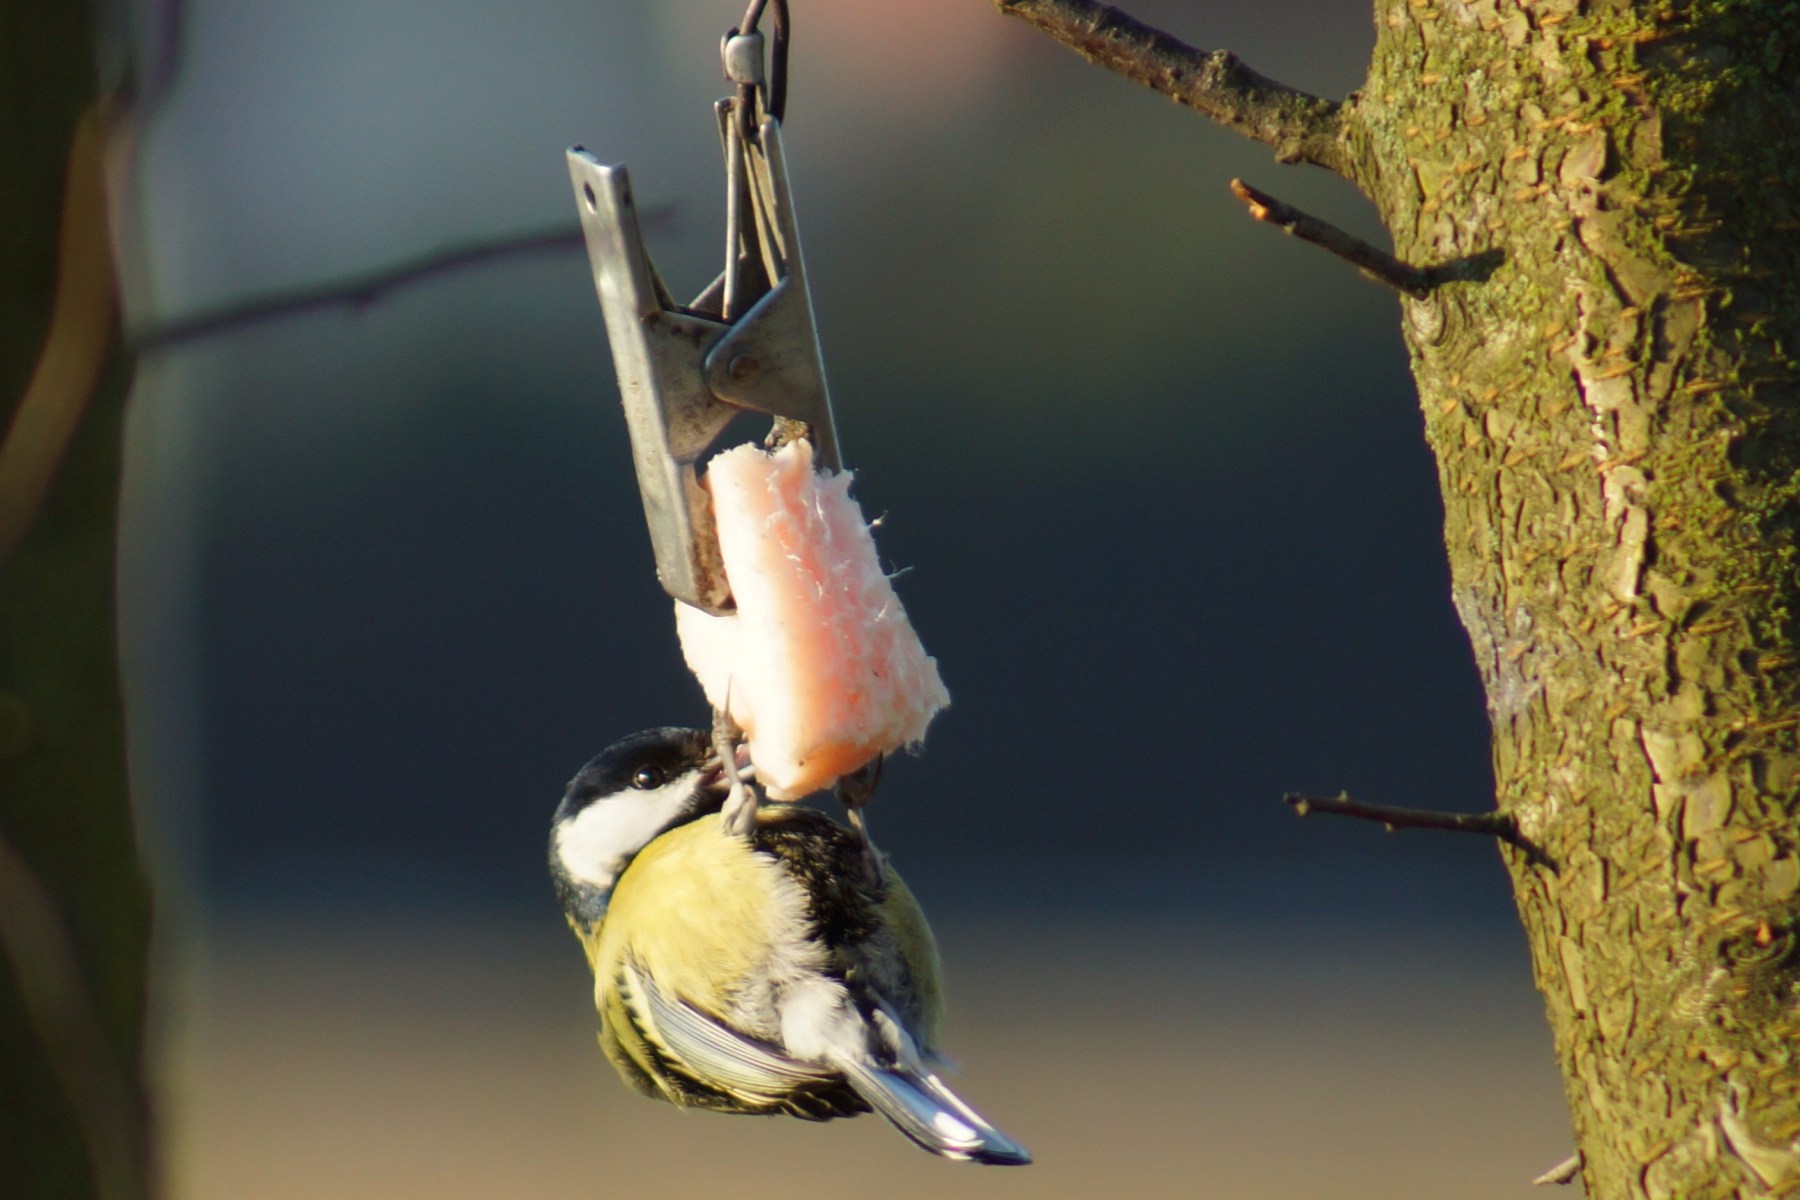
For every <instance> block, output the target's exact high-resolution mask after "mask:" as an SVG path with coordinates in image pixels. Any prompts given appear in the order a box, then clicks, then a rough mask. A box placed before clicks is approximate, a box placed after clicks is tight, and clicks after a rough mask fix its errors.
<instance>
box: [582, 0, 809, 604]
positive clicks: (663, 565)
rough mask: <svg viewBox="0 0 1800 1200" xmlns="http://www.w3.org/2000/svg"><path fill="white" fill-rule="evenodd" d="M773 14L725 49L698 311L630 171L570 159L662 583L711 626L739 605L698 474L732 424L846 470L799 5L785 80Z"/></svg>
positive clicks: (737, 34) (783, 21)
mask: <svg viewBox="0 0 1800 1200" xmlns="http://www.w3.org/2000/svg"><path fill="white" fill-rule="evenodd" d="M767 3H768V0H752V3H751V5H750V9H749V11H748V12H747V13H746V14H745V17H744V22H743V24H742V26H741V27H740V28H737V29H733V30H731V31H730V32H729V33H727V34H726V35H725V39H724V42H723V45H722V47H721V54H722V57H723V59H724V63H725V75H726V78H728V79H730V80H731V82H732V83H734V84H736V85H737V87H736V95H734V96H731V97H728V98H727V99H724V100H720V101H719V102H718V103H717V104H716V105H714V110H715V113H716V115H717V117H718V122H719V132H720V135H721V137H722V138H723V140H724V145H725V172H726V234H725V270H724V271H723V272H722V273H721V274H720V275H719V277H718V278H717V279H715V280H714V281H713V282H712V284H711V285H710V286H708V287H707V288H706V290H705V291H703V292H701V293H700V295H699V296H698V297H696V298H695V300H694V302H693V303H692V304H687V305H680V304H676V303H675V302H674V301H673V300H672V299H671V298H670V295H669V290H668V288H667V287H665V286H664V284H663V281H662V279H661V278H660V277H659V276H658V275H657V273H656V268H655V267H654V266H653V265H652V264H651V262H650V256H649V254H648V252H647V251H646V250H645V248H644V239H643V233H642V230H641V228H640V226H639V223H638V214H637V207H636V205H635V204H634V203H633V201H632V196H631V181H630V178H629V177H628V176H627V174H626V171H625V168H624V166H623V165H620V166H606V165H604V164H602V163H601V162H600V161H599V160H598V159H596V158H594V156H593V155H591V154H589V153H588V152H587V151H585V150H583V149H582V148H581V147H579V146H576V147H574V148H572V149H571V150H570V151H569V152H568V160H569V175H570V178H571V179H572V181H573V182H574V185H575V204H576V208H577V209H578V210H579V211H580V214H581V227H582V232H583V233H584V235H585V236H586V239H587V247H588V258H589V261H590V262H591V264H592V266H593V272H594V286H595V288H596V290H597V291H598V292H599V294H600V308H601V310H602V312H603V313H604V315H605V317H606V336H607V339H608V341H609V342H611V344H612V354H613V362H614V365H615V366H616V367H617V369H618V374H619V394H620V398H621V399H622V400H623V402H624V406H625V422H626V425H627V427H628V428H629V430H630V433H631V453H632V459H633V462H634V464H635V465H636V468H637V477H638V489H639V491H640V492H641V493H642V494H643V499H644V516H645V519H646V520H647V521H648V523H649V526H650V542H651V546H652V548H653V549H654V550H655V553H656V573H657V576H658V578H660V579H661V581H662V585H663V589H664V590H665V591H667V592H668V593H669V594H670V595H671V596H673V597H675V598H676V599H677V600H683V601H686V602H687V603H689V604H692V605H694V606H696V607H697V608H702V609H705V610H706V611H707V612H710V613H723V612H729V611H731V608H732V601H731V591H730V587H729V585H728V584H727V583H726V580H725V572H724V568H723V566H722V564H721V562H720V560H719V546H718V536H717V533H716V531H715V529H714V526H713V519H712V510H711V508H710V506H709V505H708V502H707V495H706V492H705V490H704V489H702V488H701V486H700V483H699V479H698V476H697V473H696V465H697V464H698V462H699V460H700V458H701V456H702V455H703V454H705V452H706V450H707V448H708V447H709V446H710V445H711V444H712V442H713V440H714V439H715V438H717V437H718V436H719V434H720V433H722V432H723V431H724V429H725V426H726V425H727V424H728V423H729V422H730V421H731V419H732V417H734V416H736V415H737V414H738V413H739V412H742V411H746V410H747V411H751V412H759V413H764V414H766V415H769V416H772V417H775V418H777V426H778V427H779V426H780V425H781V424H782V420H783V419H785V420H787V421H791V422H799V423H800V424H801V425H803V426H804V427H805V429H804V431H803V432H804V433H805V434H806V436H808V437H810V439H811V441H812V444H813V451H814V461H815V462H816V463H817V464H818V466H819V467H821V468H825V469H830V470H837V469H839V468H840V467H841V466H842V462H841V459H840V456H839V453H838V444H837V431H836V427H835V426H834V425H833V423H832V419H831V397H830V394H829V393H828V392H827V390H826V387H825V363H824V360H823V359H822V358H821V356H820V353H819V334H818V330H817V328H816V326H815V325H814V323H813V312H812V299H811V296H810V295H809V294H808V291H807V286H806V268H805V265H804V264H803V262H802V261H801V257H800V235H799V232H798V230H797V229H796V227H795V223H794V207H793V200H792V198H791V196H790V195H789V192H788V175H787V165H786V162H785V160H784V159H783V157H782V150H781V116H782V110H783V107H784V105H785V99H786V97H785V91H786V79H785V77H786V58H787V3H786V0H774V8H775V21H774V25H775V31H774V43H775V44H774V55H773V65H774V70H773V72H772V73H765V71H764V64H763V51H764V41H763V35H762V34H761V33H758V32H757V31H756V23H757V19H758V18H759V17H760V16H761V14H762V10H763V8H764V7H765V5H766V4H767ZM770 74H772V76H773V78H772V79H771V78H770Z"/></svg>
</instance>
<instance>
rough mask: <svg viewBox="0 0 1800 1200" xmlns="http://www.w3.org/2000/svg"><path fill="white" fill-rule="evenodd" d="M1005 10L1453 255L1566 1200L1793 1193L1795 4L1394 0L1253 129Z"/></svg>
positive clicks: (1500, 748)
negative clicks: (1350, 189)
mask: <svg viewBox="0 0 1800 1200" xmlns="http://www.w3.org/2000/svg"><path fill="white" fill-rule="evenodd" d="M999 3H1000V7H1001V8H1002V9H1004V10H1007V11H1011V12H1015V13H1017V14H1018V15H1021V16H1023V17H1025V18H1026V19H1027V20H1030V21H1032V22H1033V23H1034V24H1038V25H1040V26H1042V27H1045V28H1046V29H1048V30H1049V31H1050V32H1052V33H1053V35H1055V36H1057V37H1058V38H1059V39H1060V40H1062V41H1065V42H1067V43H1069V44H1070V45H1072V46H1074V47H1076V48H1077V49H1079V50H1081V51H1082V52H1084V53H1086V54H1088V55H1089V56H1090V57H1092V58H1094V59H1096V60H1097V61H1100V62H1102V63H1104V64H1106V65H1108V66H1111V67H1113V68H1114V69H1117V70H1121V71H1122V72H1124V73H1126V74H1131V75H1134V76H1135V77H1137V78H1140V79H1141V80H1142V81H1144V82H1146V83H1148V84H1150V86H1152V87H1156V88H1158V89H1159V90H1163V91H1166V92H1170V93H1172V94H1174V95H1175V96H1176V98H1177V99H1182V100H1184V102H1188V103H1191V104H1193V106H1194V107H1196V108H1200V109H1201V110H1202V111H1206V112H1208V113H1209V115H1212V116H1214V117H1216V118H1218V119H1220V120H1223V121H1225V122H1226V123H1228V124H1232V125H1234V126H1235V127H1237V128H1240V129H1242V130H1243V131H1245V132H1247V133H1249V134H1250V135H1251V136H1253V137H1258V138H1259V139H1261V140H1264V141H1268V142H1270V143H1271V144H1273V145H1275V146H1277V147H1278V149H1279V150H1280V151H1281V154H1282V157H1283V158H1284V159H1286V160H1289V161H1294V160H1299V161H1307V162H1313V163H1317V164H1319V165H1323V166H1326V167H1328V168H1330V169H1334V170H1337V171H1338V172H1339V173H1341V174H1343V175H1345V176H1346V177H1347V178H1349V179H1350V180H1351V181H1352V182H1354V183H1356V184H1358V185H1359V186H1360V187H1361V188H1362V190H1363V191H1364V192H1365V193H1366V194H1367V195H1368V196H1369V197H1370V198H1371V199H1372V200H1373V201H1374V203H1375V204H1376V206H1377V208H1378V210H1379V211H1380V213H1381V216H1382V218H1383V220H1384V222H1385V223H1386V226H1387V228H1388V230H1389V232H1390V234H1391V236H1392V238H1393V242H1394V247H1395V255H1396V256H1397V257H1398V258H1399V259H1400V260H1402V261H1403V262H1405V263H1408V264H1412V265H1415V266H1421V267H1427V268H1437V269H1439V271H1440V272H1441V274H1440V276H1439V278H1440V279H1441V280H1444V281H1443V282H1440V283H1438V284H1437V286H1435V287H1432V288H1430V289H1429V291H1428V294H1426V295H1425V296H1424V298H1414V297H1407V298H1405V299H1403V300H1402V314H1403V320H1402V327H1403V330H1404V334H1405V338H1406V341H1407V345H1408V347H1409V349H1410V351H1411V357H1412V366H1413V372H1414V376H1415V378H1416V380H1417V383H1418V388H1419V399H1420V402H1421V406H1422V408H1423V412H1424V423H1425V432H1426V437H1427V439H1428V440H1429V442H1430V444H1431V447H1432V449H1433V450H1434V452H1435V453H1436V457H1437V462H1438V470H1439V478H1440V481H1441V485H1442V492H1443V498H1444V508H1445V541H1446V545H1447V547H1448V550H1449V556H1450V564H1451V573H1452V578H1453V586H1454V595H1453V600H1454V603H1455V605H1456V608H1457V611H1458V612H1459V614H1460V615H1461V617H1462V620H1463V624H1464V625H1465V626H1466V627H1467V629H1468V632H1469V636H1470V640H1471V641H1472V643H1473V645H1474V650H1475V656H1476V660H1477V663H1478V665H1479V668H1480V671H1481V676H1482V680H1483V683H1484V684H1485V687H1486V691H1487V699H1488V711H1489V715H1490V718H1491V721H1492V726H1493V748H1494V773H1495V777H1496V784H1497V791H1498V804H1499V808H1500V810H1501V811H1503V812H1505V813H1508V814H1510V815H1511V817H1512V818H1513V820H1514V821H1516V823H1517V826H1518V828H1519V830H1520V831H1521V832H1522V833H1523V834H1524V836H1525V837H1526V838H1527V839H1529V840H1530V841H1531V842H1533V843H1535V844H1536V845H1537V846H1538V847H1539V848H1541V849H1542V850H1543V851H1544V852H1546V853H1547V854H1548V856H1549V857H1550V858H1551V859H1552V860H1554V862H1555V863H1556V864H1558V866H1559V868H1560V869H1558V870H1555V871H1552V870H1549V869H1546V868H1544V867H1541V866H1535V865H1533V864H1532V863H1531V862H1530V861H1528V860H1527V857H1526V856H1525V855H1524V854H1522V853H1520V852H1519V851H1518V850H1516V849H1514V848H1511V847H1506V848H1503V853H1504V854H1505V857H1506V860H1507V864H1508V868H1509V870H1510V871H1511V874H1512V879H1513V883H1514V889H1515V894H1516V897H1517V900H1518V907H1519V912H1520V915H1521V918H1522V920H1523V922H1524V925H1525V929H1526V932H1527V935H1528V938H1529V941H1530V945H1531V952H1532V959H1533V963H1534V967H1535V971H1536V976H1537V983H1538V987H1539V989H1540V990H1541V991H1542V993H1543V995H1544V998H1545V1001H1546V1005H1547V1009H1548V1014H1549V1018H1550V1023H1551V1026H1552V1029H1553V1032H1554V1036H1555V1043H1556V1051H1557V1054H1558V1056H1559V1058H1560V1060H1561V1064H1562V1068H1563V1073H1564V1077H1565V1080H1566V1082H1567V1088H1566V1090H1567V1095H1568V1100H1569V1104H1570V1108H1571V1110H1572V1113H1573V1116H1574V1123H1575V1133H1576V1138H1577V1141H1578V1143H1579V1147H1580V1151H1581V1155H1582V1171H1583V1175H1584V1181H1585V1183H1586V1185H1587V1188H1588V1192H1589V1194H1590V1195H1592V1196H1595V1197H1605V1198H1609V1200H1610V1198H1614V1197H1655V1198H1658V1200H1662V1198H1673V1200H1709V1198H1715V1197H1752V1196H1764V1195H1770V1194H1793V1193H1794V1192H1795V1190H1796V1189H1800V749H1797V748H1796V737H1797V732H1800V553H1797V552H1800V542H1797V538H1796V532H1797V529H1800V367H1797V365H1796V361H1795V355H1796V354H1800V4H1797V3H1793V2H1791V0H1657V2H1655V3H1631V2H1630V0H1378V2H1377V5H1376V14H1375V15H1376V23H1377V30H1378V40H1377V46H1376V51H1375V56H1374V61H1373V63H1372V65H1371V68H1370V72H1369V77H1368V80H1367V82H1366V84H1365V86H1364V87H1363V88H1362V89H1361V90H1360V91H1359V92H1358V93H1356V94H1353V95H1352V96H1351V97H1349V98H1348V99H1347V100H1345V101H1344V102H1343V104H1342V105H1337V106H1327V108H1328V109H1329V111H1324V110H1320V111H1318V112H1315V113H1311V114H1309V113H1308V112H1307V111H1306V110H1305V106H1304V105H1303V104H1298V103H1297V102H1294V101H1292V100H1291V99H1289V98H1285V97H1280V96H1277V97H1276V99H1278V100H1280V101H1281V103H1280V104H1270V105H1266V106H1265V110H1266V111H1263V115H1264V116H1266V117H1268V119H1269V120H1271V121H1274V122H1275V124H1273V125H1265V126H1261V127H1259V126H1258V125H1257V123H1256V120H1254V119H1245V118H1244V117H1243V116H1242V114H1241V113H1236V112H1233V111H1231V110H1230V108H1229V105H1228V104H1227V106H1226V108H1225V111H1223V112H1220V111H1214V108H1217V107H1218V105H1217V104H1215V105H1214V107H1213V108H1209V107H1208V104H1207V103H1200V102H1195V101H1194V100H1192V99H1188V98H1186V97H1185V96H1184V95H1183V89H1184V88H1186V89H1189V90H1197V89H1200V87H1201V84H1202V83H1203V82H1204V81H1203V80H1200V73H1202V72H1204V71H1205V70H1208V69H1213V70H1218V71H1225V70H1232V71H1238V70H1239V68H1240V67H1241V64H1236V65H1234V64H1232V63H1224V64H1223V65H1220V63H1221V60H1217V58H1216V56H1213V55H1207V54H1206V52H1201V51H1192V52H1191V53H1192V54H1193V55H1195V56H1196V57H1195V58H1193V60H1192V62H1191V64H1190V66H1189V67H1188V68H1186V70H1187V71H1189V72H1190V73H1189V74H1184V73H1183V71H1182V70H1176V69H1173V68H1171V67H1170V65H1169V63H1170V60H1169V58H1168V54H1169V53H1170V47H1169V46H1167V45H1163V46H1161V47H1160V49H1159V50H1158V51H1157V53H1160V54H1162V55H1163V57H1162V58H1158V57H1156V54H1149V55H1146V54H1144V53H1140V52H1136V51H1134V50H1133V45H1134V44H1140V43H1143V38H1142V36H1141V35H1138V34H1134V33H1132V32H1131V30H1130V29H1129V25H1128V23H1127V20H1126V19H1124V18H1122V17H1121V15H1120V14H1118V13H1116V12H1113V11H1111V10H1108V9H1106V7H1105V6H1103V5H1093V4H1086V3H1080V2H1074V3H1068V2H1062V0H999ZM1059 13H1060V14H1063V15H1066V16H1070V17H1071V18H1073V20H1074V23H1073V24H1069V25H1067V26H1066V27H1059V26H1058V25H1057V23H1056V22H1057V21H1058V20H1059V19H1060V18H1059V16H1058V14H1059ZM1139 28H1140V29H1141V27H1139ZM1134 38H1135V39H1136V43H1134V41H1133V39H1134ZM1177 45H1178V44H1177ZM1141 49H1142V46H1141V45H1139V50H1141ZM1181 49H1183V50H1186V49H1189V48H1186V47H1182V48H1181ZM1176 57H1177V58H1179V57H1180V56H1179V55H1177V56H1176ZM1132 58H1135V60H1136V62H1137V63H1138V64H1140V65H1143V64H1147V66H1148V69H1136V68H1133V67H1132V66H1130V65H1128V64H1126V62H1125V60H1127V59H1132ZM1209 60H1211V61H1210V65H1209ZM1241 74H1242V73H1241V71H1240V75H1241ZM1233 78H1238V77H1237V76H1234V77H1233ZM1269 82H1270V81H1267V80H1261V79H1260V77H1254V76H1252V77H1251V78H1250V79H1249V82H1248V83H1247V84H1244V83H1242V82H1241V80H1240V81H1239V83H1237V84H1236V85H1234V86H1236V87H1237V91H1235V92H1234V91H1228V90H1226V91H1219V93H1218V94H1219V95H1221V96H1223V97H1224V101H1221V102H1220V103H1224V102H1226V101H1230V100H1231V98H1232V97H1233V96H1235V95H1239V94H1240V93H1242V92H1243V90H1244V88H1245V87H1248V88H1251V89H1254V88H1256V87H1258V86H1260V85H1261V84H1267V83H1269ZM1289 96H1291V94H1289ZM1205 98H1206V97H1205V96H1204V95H1202V99H1203V100H1204V99H1205ZM1305 99H1307V100H1311V99H1312V98H1310V97H1307V98H1305ZM1283 105H1285V108H1284V107H1282V106H1283ZM1253 116H1254V114H1253ZM1283 122H1285V124H1284V123H1283ZM1484 257H1485V258H1486V259H1487V260H1488V261H1490V262H1492V261H1495V260H1497V261H1498V265H1497V266H1496V267H1494V268H1493V269H1492V270H1491V272H1489V271H1481V272H1466V271H1459V270H1458V268H1457V264H1469V263H1474V262H1479V261H1482V260H1483V259H1484ZM1321 268H1322V269H1331V268H1330V267H1327V266H1325V264H1324V262H1323V261H1321ZM1471 1085H1472V1086H1478V1085H1479V1081H1471Z"/></svg>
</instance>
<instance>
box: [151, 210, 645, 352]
mask: <svg viewBox="0 0 1800 1200" xmlns="http://www.w3.org/2000/svg"><path fill="white" fill-rule="evenodd" d="M674 212H675V210H674V207H673V206H672V205H663V206H662V207H659V208H654V209H651V210H649V211H648V212H646V213H645V214H644V215H643V221H644V223H645V224H646V225H647V226H648V227H649V228H652V229H656V228H663V227H666V226H667V225H668V224H669V223H670V222H671V221H672V219H673V217H674ZM581 248H582V239H581V227H580V226H579V225H574V224H567V225H553V226H549V227H547V228H542V229H528V230H524V231H522V232H519V233H512V234H505V235H503V236H500V237H494V238H484V239H480V240H476V241H470V242H464V243H460V244H457V245H452V246H445V247H442V248H440V249H438V250H433V251H431V252H429V253H427V254H422V255H420V256H418V257H417V258H409V259H403V260H401V261H400V262H397V263H393V264H390V265H388V266H385V267H380V268H377V269H375V270H373V271H366V272H359V273H357V274H355V275H346V276H343V277H341V278H338V279H327V280H322V281H320V282H318V283H311V284H301V285H298V286H296V287H292V288H284V289H280V290H277V291H273V292H269V293H267V294H266V295H262V296H251V297H248V298H246V299H243V300H234V301H231V302H229V303H226V304H221V305H219V306H217V307H216V308H211V309H206V310H203V311H201V312H197V313H192V314H189V315H188V316H185V317H174V318H172V319H170V320H167V321H156V322H152V323H150V324H149V325H147V326H145V327H144V328H141V329H138V330H135V331H134V332H133V333H132V334H131V336H130V341H131V344H132V346H133V348H135V349H136V350H137V351H138V352H139V353H149V352H154V351H158V350H166V349H169V348H170V347H172V346H178V345H181V344H182V343H184V342H191V341H194V340H196V339H198V338H204V337H209V336H211V335H213V334H218V333H229V332H232V331H234V330H237V329H242V328H245V327H247V326H250V325H255V324H258V323H260V322H263V321H269V320H275V319H278V318H282V317H289V316H294V315H296V314H299V313H303V312H310V311H313V310H316V309H321V308H336V307H339V306H349V307H352V308H358V309H360V308H365V307H367V306H369V305H371V304H374V303H376V302H377V301H379V300H381V299H383V298H385V297H386V296H387V295H388V294H389V293H390V292H393V291H396V290H399V289H401V288H406V287H411V286H413V285H415V284H419V283H427V282H430V281H432V280H434V279H439V278H442V277H443V276H446V275H450V274H454V273H456V272H458V271H464V270H467V269H469V268H472V267H482V266H488V265H490V264H492V263H496V262H502V261H505V260H507V259H513V258H524V257H527V256H529V255H533V254H545V253H563V252H567V251H571V250H579V249H581Z"/></svg>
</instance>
